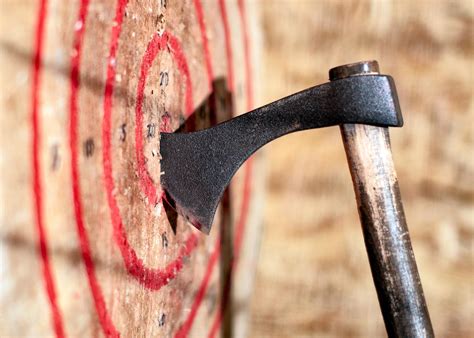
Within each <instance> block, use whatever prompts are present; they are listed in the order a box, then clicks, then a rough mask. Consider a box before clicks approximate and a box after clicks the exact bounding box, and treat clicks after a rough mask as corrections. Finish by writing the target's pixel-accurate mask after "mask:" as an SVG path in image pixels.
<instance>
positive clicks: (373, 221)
mask: <svg viewBox="0 0 474 338" xmlns="http://www.w3.org/2000/svg"><path fill="white" fill-rule="evenodd" d="M329 78H330V82H328V83H324V84H321V85H318V86H315V87H311V88H309V89H306V90H303V91H301V92H298V93H296V94H293V95H290V96H287V97H285V98H282V99H280V100H278V101H275V102H273V103H270V104H268V105H265V106H263V107H260V108H257V109H255V110H252V111H250V112H248V113H246V114H243V115H240V116H237V117H235V118H232V119H230V120H228V121H225V122H223V123H220V124H218V125H216V126H214V127H211V128H208V129H204V130H201V131H196V132H190V133H162V134H161V140H160V152H161V163H160V164H161V171H162V172H164V174H163V175H162V176H161V184H162V187H163V188H164V190H165V200H166V201H167V203H169V204H170V205H171V206H172V207H173V208H175V209H176V211H177V212H178V213H179V214H181V215H182V216H184V217H185V219H186V220H187V221H188V222H190V223H191V224H192V225H194V226H195V227H196V228H198V229H199V230H201V231H203V232H204V233H209V231H210V230H211V226H212V221H213V218H214V214H215V211H216V208H217V206H218V203H219V201H220V199H221V197H222V195H223V193H224V190H225V188H226V187H227V186H228V185H229V182H230V180H231V178H232V177H233V176H234V174H235V173H236V171H237V169H238V168H239V167H240V166H241V165H242V164H243V163H244V162H245V161H246V160H247V159H248V158H249V157H250V156H251V155H252V154H253V153H254V152H255V151H257V150H258V149H259V148H260V147H262V146H263V145H265V144H267V143H268V142H270V141H272V140H274V139H276V138H278V137H281V136H283V135H286V134H288V133H292V132H296V131H300V130H306V129H313V128H323V127H328V126H335V125H339V126H340V129H341V134H342V140H343V143H344V148H345V151H346V155H347V160H348V164H349V170H350V172H351V175H352V181H353V185H354V191H355V195H356V199H357V206H358V210H359V216H360V222H361V224H362V231H363V234H364V239H365V245H366V249H367V254H368V256H369V262H370V267H371V270H372V277H373V280H374V284H375V287H376V290H377V295H378V299H379V303H380V308H381V311H382V315H383V318H384V322H385V327H386V330H387V333H388V335H389V336H390V337H433V336H434V333H433V328H432V326H431V321H430V317H429V313H428V308H427V306H426V302H425V298H424V295H423V289H422V286H421V282H420V277H419V274H418V270H417V267H416V262H415V257H414V254H413V249H412V246H411V242H410V236H409V233H408V228H407V225H406V220H405V215H404V211H403V205H402V201H401V197H400V190H399V187H398V181H397V175H396V172H395V168H394V164H393V160H392V153H391V149H390V139H389V133H388V127H401V126H402V125H403V119H402V115H401V112H400V106H399V102H398V97H397V93H396V89H395V84H394V81H393V79H392V78H391V77H390V76H388V75H380V73H379V66H378V63H377V62H376V61H364V62H358V63H353V64H348V65H343V66H339V67H335V68H332V69H331V70H330V71H329Z"/></svg>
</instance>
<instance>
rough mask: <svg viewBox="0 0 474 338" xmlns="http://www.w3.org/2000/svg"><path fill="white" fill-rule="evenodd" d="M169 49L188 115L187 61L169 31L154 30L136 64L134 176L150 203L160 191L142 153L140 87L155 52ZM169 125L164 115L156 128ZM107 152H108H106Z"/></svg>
mask: <svg viewBox="0 0 474 338" xmlns="http://www.w3.org/2000/svg"><path fill="white" fill-rule="evenodd" d="M168 48H169V50H170V52H171V54H172V55H173V58H174V60H175V62H176V64H177V66H178V70H179V72H180V73H181V75H182V76H183V77H184V79H185V84H186V93H185V106H186V108H185V109H186V112H185V117H188V116H189V115H191V114H192V113H193V109H194V104H193V92H192V84H191V77H190V74H189V68H188V63H187V62H186V58H185V56H184V53H183V50H182V48H181V45H180V43H179V41H178V40H177V39H176V37H174V36H172V35H170V34H169V33H168V32H164V33H163V35H158V34H155V35H154V36H153V39H152V40H151V41H150V43H149V44H148V47H147V49H146V51H145V55H144V57H143V60H142V64H141V68H140V77H139V79H138V88H137V99H136V106H135V150H136V156H137V165H138V176H139V178H140V186H141V189H142V191H143V192H144V193H145V196H147V198H148V202H149V203H151V205H153V206H154V205H155V204H156V203H159V202H161V198H162V197H163V192H162V191H159V192H158V191H157V188H156V186H155V183H154V182H153V180H152V178H151V177H150V174H149V173H148V171H147V169H146V158H145V154H144V153H143V110H142V109H143V107H142V106H143V98H144V90H145V85H146V79H147V76H148V71H149V70H150V68H151V67H152V65H153V61H154V60H155V58H156V57H157V55H158V53H159V52H161V51H163V50H168ZM168 129H169V121H168V119H164V120H163V121H162V123H161V125H160V132H163V131H165V132H171V130H168ZM109 156H110V155H109Z"/></svg>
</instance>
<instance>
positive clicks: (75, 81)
mask: <svg viewBox="0 0 474 338" xmlns="http://www.w3.org/2000/svg"><path fill="white" fill-rule="evenodd" d="M88 3H89V1H88V0H82V1H81V5H80V9H79V14H78V18H77V22H81V24H80V25H79V26H80V28H79V29H75V31H74V47H73V48H74V51H75V53H73V56H72V57H71V73H70V95H71V96H70V106H69V114H70V117H69V123H70V125H69V133H70V134H69V142H70V143H69V146H70V151H71V177H72V192H73V200H74V212H75V216H76V227H77V233H78V237H79V243H80V246H81V252H82V259H83V261H84V265H85V268H86V273H87V277H88V281H89V287H90V289H91V292H92V297H93V299H94V305H95V308H96V312H97V315H98V317H99V322H100V325H101V326H102V329H103V330H104V333H105V335H106V336H108V337H118V336H119V333H118V331H117V330H116V328H115V326H114V324H113V322H112V320H111V318H110V316H109V314H108V312H107V308H106V305H105V301H104V297H103V294H102V290H101V288H100V285H99V283H98V282H97V278H96V275H95V268H94V261H93V259H92V255H91V249H90V245H89V238H88V235H87V231H86V229H85V226H84V219H83V214H82V203H81V190H80V180H79V177H80V174H79V155H78V134H77V129H78V127H77V126H78V113H79V110H78V91H79V86H80V75H79V69H80V62H81V54H82V42H83V39H84V32H85V24H86V18H87V9H88ZM119 14H120V13H117V15H119ZM119 16H120V17H121V15H119ZM79 26H78V27H79Z"/></svg>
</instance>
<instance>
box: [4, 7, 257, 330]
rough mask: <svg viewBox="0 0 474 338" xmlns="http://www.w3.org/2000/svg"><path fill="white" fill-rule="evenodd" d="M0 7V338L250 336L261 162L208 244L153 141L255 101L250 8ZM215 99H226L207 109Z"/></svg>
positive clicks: (248, 168)
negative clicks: (176, 200)
mask: <svg viewBox="0 0 474 338" xmlns="http://www.w3.org/2000/svg"><path fill="white" fill-rule="evenodd" d="M0 13H1V14H0V15H1V17H0V22H1V29H0V51H1V60H0V65H1V81H0V85H1V88H2V89H1V100H0V101H1V103H0V107H1V116H0V119H1V123H0V128H1V131H0V135H1V136H0V138H1V139H0V147H1V164H0V165H1V167H0V181H1V190H0V204H1V210H2V212H1V216H0V224H1V226H0V241H1V242H0V249H1V251H2V253H1V255H0V259H1V262H0V265H1V279H2V282H1V283H2V285H1V290H0V304H1V310H0V312H1V314H0V336H54V335H55V336H57V337H64V336H71V337H80V336H85V337H88V336H119V335H121V336H125V337H132V336H133V337H144V336H147V337H148V336H154V337H158V336H159V337H172V336H176V337H184V336H196V337H203V336H209V337H215V336H217V335H219V332H220V330H221V328H222V327H224V329H227V330H230V327H232V330H233V331H234V332H235V334H236V336H245V332H246V324H245V323H246V318H247V314H246V308H247V307H246V304H247V303H248V299H249V296H250V291H251V289H252V280H253V275H254V273H252V271H253V270H254V269H255V259H254V257H253V256H252V255H254V254H253V252H255V250H256V246H257V245H258V238H259V236H258V234H259V228H260V227H259V225H260V221H259V210H260V208H259V207H258V205H257V204H256V202H258V201H259V200H260V198H259V191H262V189H261V186H259V184H255V185H254V184H253V183H252V182H253V181H254V180H259V181H262V179H259V177H260V175H261V173H260V170H259V167H260V165H259V162H260V158H259V157H258V156H257V157H255V158H254V159H253V160H251V161H250V163H249V164H248V165H245V166H244V167H243V168H242V170H241V171H240V172H239V173H238V174H237V175H236V178H235V179H234V181H233V183H232V186H231V191H230V196H229V206H228V209H230V210H231V211H228V212H227V213H226V212H224V213H222V212H220V211H219V212H218V217H217V219H216V221H215V222H216V223H217V224H216V225H218V226H216V225H214V227H213V231H212V233H211V235H210V236H209V237H208V236H205V235H203V234H201V233H199V232H198V231H197V230H196V229H194V228H193V227H192V226H190V225H189V224H186V222H185V221H183V219H181V217H178V218H177V220H176V219H175V218H173V217H172V216H170V215H169V214H168V213H167V212H166V210H165V209H164V208H163V205H162V203H161V196H162V191H161V188H160V184H159V182H160V175H161V174H160V166H159V159H160V154H159V137H160V131H172V130H175V129H177V128H178V127H179V126H180V125H181V124H183V123H186V125H187V128H190V129H195V128H203V127H206V126H209V125H211V124H213V123H217V122H218V121H220V120H222V119H224V118H228V117H229V116H226V115H225V114H224V113H225V112H228V111H230V112H233V113H234V114H237V113H242V112H244V111H246V110H248V109H250V108H251V107H253V105H254V103H253V101H254V98H255V95H256V94H255V93H254V87H255V85H254V81H255V78H254V72H253V71H252V69H253V68H254V67H257V68H258V64H256V63H255V62H254V61H255V60H256V59H257V58H256V57H255V56H256V55H257V53H258V50H257V48H254V46H258V44H257V43H255V40H252V39H253V38H252V39H251V37H257V38H258V25H257V22H258V17H257V15H256V10H255V8H254V6H252V5H250V6H247V5H246V3H245V2H244V1H232V2H226V1H216V2H214V1H212V2H210V1H209V2H207V1H202V2H201V1H200V0H194V1H185V2H182V1H173V0H156V1H127V0H117V1H87V0H81V1H58V0H41V1H3V2H2V4H1V11H0ZM218 79H224V80H218ZM216 80H217V81H216ZM226 91H228V92H230V94H231V95H232V100H233V106H227V107H223V108H222V109H214V108H213V107H215V106H216V102H213V101H212V100H215V101H217V105H218V104H220V102H224V103H223V104H225V102H226V101H225V100H223V98H225V96H223V95H226ZM229 215H230V216H229ZM228 217H231V218H230V219H229V220H228V222H227V223H229V224H228V229H226V230H227V231H232V232H231V237H230V238H231V239H230V240H227V241H223V242H222V244H221V237H220V231H219V224H221V223H222V220H223V219H225V218H228ZM230 245H231V247H230V250H229V246H230ZM219 262H221V263H219ZM220 264H221V265H222V264H224V266H223V267H221V268H219V265H220ZM244 266H245V267H244ZM242 269H243V270H245V271H244V272H241V270H242ZM222 272H223V273H222ZM231 307H232V309H231ZM227 311H229V312H230V313H233V314H234V315H233V316H232V318H231V319H232V320H231V321H229V320H224V318H227V317H226V313H227ZM226 326H227V327H226Z"/></svg>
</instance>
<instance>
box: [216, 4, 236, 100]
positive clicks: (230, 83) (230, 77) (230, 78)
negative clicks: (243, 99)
mask: <svg viewBox="0 0 474 338" xmlns="http://www.w3.org/2000/svg"><path fill="white" fill-rule="evenodd" d="M219 10H220V13H221V19H222V24H223V26H224V38H225V39H224V40H225V52H226V57H227V87H228V88H229V91H230V92H232V93H233V92H234V70H233V56H232V40H231V35H230V27H229V20H228V18H227V9H226V7H225V1H224V0H219Z"/></svg>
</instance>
